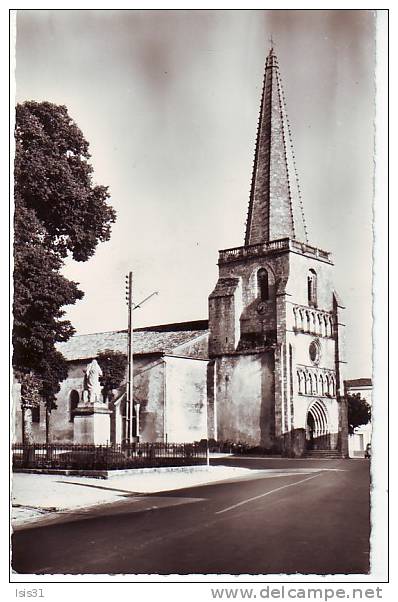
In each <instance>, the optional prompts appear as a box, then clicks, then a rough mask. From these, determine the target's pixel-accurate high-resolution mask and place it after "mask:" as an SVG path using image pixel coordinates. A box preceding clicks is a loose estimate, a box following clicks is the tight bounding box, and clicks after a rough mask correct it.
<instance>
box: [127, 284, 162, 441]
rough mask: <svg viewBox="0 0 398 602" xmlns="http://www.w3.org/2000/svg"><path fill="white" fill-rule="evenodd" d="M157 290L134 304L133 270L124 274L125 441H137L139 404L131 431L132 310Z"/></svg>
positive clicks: (132, 387)
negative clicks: (125, 349) (125, 333)
mask: <svg viewBox="0 0 398 602" xmlns="http://www.w3.org/2000/svg"><path fill="white" fill-rule="evenodd" d="M158 294H159V293H158V291H155V292H154V293H151V294H150V295H148V297H145V299H143V300H142V301H140V303H137V304H136V305H135V304H134V303H133V272H129V273H128V275H127V276H126V303H127V306H128V322H127V390H126V430H125V442H126V443H132V442H133V438H135V439H136V441H139V436H140V433H139V410H140V404H139V403H137V404H136V428H135V431H136V432H135V433H133V416H134V366H133V317H132V314H133V310H134V309H138V308H139V307H141V306H142V305H143V304H144V303H145V302H146V301H148V299H150V298H151V297H153V296H154V295H158Z"/></svg>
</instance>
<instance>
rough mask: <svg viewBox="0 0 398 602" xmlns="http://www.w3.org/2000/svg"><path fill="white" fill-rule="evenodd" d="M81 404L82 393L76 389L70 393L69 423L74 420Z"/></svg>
mask: <svg viewBox="0 0 398 602" xmlns="http://www.w3.org/2000/svg"><path fill="white" fill-rule="evenodd" d="M79 402H80V393H79V391H77V390H76V389H72V391H71V392H70V393H69V422H73V420H74V417H75V415H74V412H75V410H76V408H77V406H78V405H79Z"/></svg>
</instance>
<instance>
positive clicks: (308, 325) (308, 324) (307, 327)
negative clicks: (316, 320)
mask: <svg viewBox="0 0 398 602" xmlns="http://www.w3.org/2000/svg"><path fill="white" fill-rule="evenodd" d="M305 318H306V323H305V326H304V330H305V331H306V332H311V318H310V312H309V311H306V312H305Z"/></svg>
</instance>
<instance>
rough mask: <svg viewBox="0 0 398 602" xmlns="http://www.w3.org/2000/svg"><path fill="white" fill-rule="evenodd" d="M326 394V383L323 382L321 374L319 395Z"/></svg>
mask: <svg viewBox="0 0 398 602" xmlns="http://www.w3.org/2000/svg"><path fill="white" fill-rule="evenodd" d="M324 394H325V387H324V383H323V376H322V374H320V375H319V395H322V396H323V395H324Z"/></svg>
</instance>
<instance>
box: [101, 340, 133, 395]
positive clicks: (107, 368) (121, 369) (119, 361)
mask: <svg viewBox="0 0 398 602" xmlns="http://www.w3.org/2000/svg"><path fill="white" fill-rule="evenodd" d="M97 361H98V363H99V365H100V366H101V369H102V377H101V384H102V386H103V394H104V397H105V399H106V398H107V397H108V395H109V393H110V391H112V389H117V388H118V387H120V385H121V383H122V381H123V380H124V378H125V376H126V367H127V356H126V354H125V353H121V352H119V351H112V350H111V349H105V351H102V352H101V353H99V354H98V356H97Z"/></svg>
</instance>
